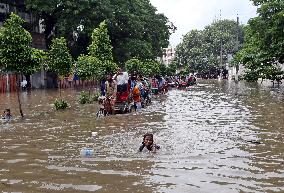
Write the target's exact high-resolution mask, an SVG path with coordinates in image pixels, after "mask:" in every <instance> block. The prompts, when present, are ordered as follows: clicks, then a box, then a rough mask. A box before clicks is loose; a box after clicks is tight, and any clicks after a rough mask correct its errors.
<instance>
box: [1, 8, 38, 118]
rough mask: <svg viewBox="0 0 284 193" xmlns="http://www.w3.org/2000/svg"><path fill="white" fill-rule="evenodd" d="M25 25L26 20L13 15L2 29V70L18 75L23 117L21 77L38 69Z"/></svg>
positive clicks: (30, 38) (29, 35)
mask: <svg viewBox="0 0 284 193" xmlns="http://www.w3.org/2000/svg"><path fill="white" fill-rule="evenodd" d="M23 24H24V20H23V19H21V18H20V17H19V16H18V15H16V14H14V13H12V14H11V15H10V18H9V19H7V20H6V21H5V23H4V26H3V27H1V28H0V69H1V70H2V71H6V72H8V71H10V72H13V73H16V74H17V84H18V88H17V95H18V102H19V110H20V114H21V116H22V117H23V116H24V114H23V111H22V108H21V101H20V96H19V89H20V80H19V75H21V74H29V73H32V72H33V71H35V70H36V69H37V67H38V66H37V65H38V63H37V62H36V59H35V58H36V56H35V55H34V53H35V52H33V50H32V48H31V47H30V45H31V43H32V36H31V34H30V33H29V32H28V31H26V30H25V29H24V28H23V27H22V25H23Z"/></svg>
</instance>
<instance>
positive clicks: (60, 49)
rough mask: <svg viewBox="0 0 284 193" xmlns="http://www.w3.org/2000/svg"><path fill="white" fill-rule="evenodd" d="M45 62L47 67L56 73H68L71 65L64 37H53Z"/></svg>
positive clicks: (64, 74) (61, 74)
mask: <svg viewBox="0 0 284 193" xmlns="http://www.w3.org/2000/svg"><path fill="white" fill-rule="evenodd" d="M47 63H48V69H49V70H52V71H53V72H56V73H57V74H58V75H60V76H66V75H69V73H70V69H71V66H72V57H71V55H70V53H69V50H68V48H67V43H66V40H65V38H63V37H62V38H55V39H53V40H52V45H51V49H50V50H49V52H48V60H47Z"/></svg>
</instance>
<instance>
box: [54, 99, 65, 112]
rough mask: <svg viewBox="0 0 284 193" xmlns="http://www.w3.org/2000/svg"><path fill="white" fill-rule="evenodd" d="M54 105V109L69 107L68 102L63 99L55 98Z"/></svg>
mask: <svg viewBox="0 0 284 193" xmlns="http://www.w3.org/2000/svg"><path fill="white" fill-rule="evenodd" d="M54 107H55V109H56V110H59V109H66V108H67V107H69V104H68V103H67V102H66V101H64V100H63V99H59V100H58V99H56V100H55V102H54Z"/></svg>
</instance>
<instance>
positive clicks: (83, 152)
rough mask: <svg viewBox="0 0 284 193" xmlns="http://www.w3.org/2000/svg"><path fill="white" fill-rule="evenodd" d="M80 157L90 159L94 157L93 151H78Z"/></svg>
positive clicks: (86, 149) (84, 149) (87, 149)
mask: <svg viewBox="0 0 284 193" xmlns="http://www.w3.org/2000/svg"><path fill="white" fill-rule="evenodd" d="M80 154H81V156H82V157H91V156H93V155H94V150H93V149H91V148H83V149H81V151H80Z"/></svg>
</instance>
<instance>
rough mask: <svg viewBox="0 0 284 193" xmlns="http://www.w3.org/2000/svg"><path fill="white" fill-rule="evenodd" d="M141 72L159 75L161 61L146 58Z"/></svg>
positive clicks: (146, 74)
mask: <svg viewBox="0 0 284 193" xmlns="http://www.w3.org/2000/svg"><path fill="white" fill-rule="evenodd" d="M140 73H141V74H142V75H143V76H145V77H151V76H154V75H159V74H160V63H159V62H158V61H156V60H146V61H145V62H143V64H142V66H141V69H140Z"/></svg>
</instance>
